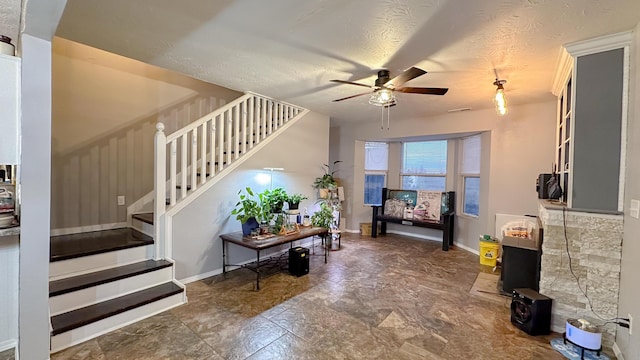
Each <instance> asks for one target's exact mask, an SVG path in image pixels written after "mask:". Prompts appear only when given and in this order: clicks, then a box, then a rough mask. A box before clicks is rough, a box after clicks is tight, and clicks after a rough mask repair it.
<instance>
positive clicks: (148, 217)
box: [131, 212, 153, 225]
mask: <svg viewBox="0 0 640 360" xmlns="http://www.w3.org/2000/svg"><path fill="white" fill-rule="evenodd" d="M131 218H132V219H137V220H140V221H142V222H146V223H147V224H151V225H153V213H152V212H150V213H141V214H133V215H131Z"/></svg>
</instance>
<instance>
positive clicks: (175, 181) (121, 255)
mask: <svg viewBox="0 0 640 360" xmlns="http://www.w3.org/2000/svg"><path fill="white" fill-rule="evenodd" d="M307 112H308V110H306V109H303V108H300V107H297V106H294V105H291V104H287V103H284V102H281V101H277V100H273V99H270V98H267V97H264V96H260V95H256V94H252V93H247V94H245V95H244V96H242V97H240V98H238V99H236V100H235V101H233V102H231V103H229V104H227V105H226V106H224V107H222V108H220V109H217V110H216V111H214V112H212V113H211V114H208V115H206V116H204V117H202V118H201V119H199V120H196V121H195V122H193V123H191V124H189V125H187V126H186V127H184V128H182V129H180V130H177V131H176V132H174V133H172V134H170V135H165V134H164V125H163V124H162V123H158V125H157V127H156V129H157V133H156V136H155V160H154V164H155V166H154V168H155V189H154V191H153V192H151V193H149V194H147V195H146V196H145V197H143V198H142V199H140V200H139V201H138V202H136V203H135V204H134V205H133V206H131V207H129V210H128V213H129V216H130V217H131V225H132V228H123V229H115V230H107V231H98V232H92V233H81V234H74V235H64V236H55V237H52V238H51V259H50V270H49V273H50V283H49V308H50V314H51V350H52V352H56V351H59V350H62V349H64V348H67V347H69V346H72V345H75V344H78V343H80V342H83V341H86V340H88V339H91V338H94V337H96V336H99V335H101V334H104V333H107V332H109V331H113V330H115V329H118V328H120V327H122V326H125V325H128V324H130V323H133V322H136V321H139V320H142V319H144V318H146V317H149V316H152V315H154V314H157V313H159V312H162V311H165V310H167V309H170V308H172V307H175V306H179V305H181V304H183V303H185V302H186V301H187V299H186V293H185V290H184V286H183V285H182V284H180V283H179V282H178V281H176V280H175V269H174V266H175V264H174V262H173V261H172V260H171V249H172V238H171V237H172V236H171V232H170V231H168V229H171V225H172V217H173V215H174V214H176V213H177V212H178V211H180V210H181V209H183V208H184V207H186V206H187V205H188V204H189V203H191V202H192V201H193V200H194V199H196V198H197V197H198V196H199V195H200V194H202V193H204V192H205V191H206V190H207V189H209V188H211V187H212V186H213V185H214V184H215V183H217V182H218V181H219V180H220V179H221V178H222V177H224V176H225V175H226V174H229V173H230V172H231V171H233V169H235V168H236V167H238V166H239V165H240V164H241V163H242V162H244V161H245V160H246V159H247V158H248V157H249V156H250V154H251V153H252V152H257V151H258V150H259V149H261V148H262V147H264V146H265V145H266V144H268V143H269V142H270V141H272V139H273V138H274V137H275V136H276V135H277V133H279V132H281V131H283V130H285V129H286V128H288V127H289V126H291V125H292V124H293V123H295V122H296V121H297V120H299V119H300V118H302V117H303V116H304V115H305V114H306V113H307ZM167 155H168V156H167ZM149 206H151V207H152V208H153V212H148V211H147V212H139V211H137V212H134V211H132V209H134V210H135V209H136V208H138V209H144V208H148V207H149Z"/></svg>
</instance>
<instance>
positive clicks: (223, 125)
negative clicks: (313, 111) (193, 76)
mask: <svg viewBox="0 0 640 360" xmlns="http://www.w3.org/2000/svg"><path fill="white" fill-rule="evenodd" d="M307 111H308V110H306V109H304V108H301V107H299V106H295V105H291V104H288V103H285V102H282V101H278V100H274V99H271V98H268V97H265V96H261V95H257V94H254V93H246V94H245V95H243V96H241V97H240V98H238V99H236V100H234V101H232V102H230V103H229V104H227V105H225V106H223V107H221V108H219V109H217V110H215V111H213V112H212V113H210V114H208V115H205V116H203V117H202V118H200V119H198V120H196V121H194V122H192V123H191V124H189V125H187V126H185V127H183V128H182V129H180V130H177V131H176V132H174V133H172V134H170V135H168V136H167V135H165V134H164V124H162V123H158V124H157V125H156V130H157V132H156V135H155V159H154V165H155V167H154V168H155V175H154V183H155V187H154V191H155V195H154V232H155V240H156V249H157V250H156V257H157V258H164V257H165V255H166V251H167V250H166V249H167V247H166V244H164V238H165V234H164V230H165V214H166V212H167V211H168V210H169V209H171V208H172V207H175V206H176V205H177V204H179V203H180V202H183V201H185V200H187V199H188V198H189V197H190V196H194V195H196V194H195V192H196V190H197V189H198V188H199V187H202V186H204V185H205V184H206V183H207V182H209V181H211V180H213V179H214V177H215V176H216V175H218V174H219V173H221V172H222V171H223V170H225V169H226V168H228V167H229V166H230V165H231V164H232V163H234V162H235V161H237V160H238V159H240V158H241V157H242V156H244V155H246V154H247V153H248V152H249V151H250V150H251V149H253V148H254V147H255V146H256V145H258V144H259V143H260V142H262V141H264V140H265V139H266V138H268V137H269V136H270V135H271V134H273V133H275V132H276V130H278V129H279V128H281V127H283V126H284V125H285V124H287V123H288V122H289V121H290V120H292V119H294V118H296V117H297V116H300V115H303V113H306V112H307ZM167 187H168V192H167Z"/></svg>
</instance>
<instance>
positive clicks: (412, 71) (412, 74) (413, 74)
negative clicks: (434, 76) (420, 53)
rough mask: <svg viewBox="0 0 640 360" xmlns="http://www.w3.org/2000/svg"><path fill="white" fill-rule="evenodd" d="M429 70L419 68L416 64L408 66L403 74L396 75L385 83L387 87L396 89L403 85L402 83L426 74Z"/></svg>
mask: <svg viewBox="0 0 640 360" xmlns="http://www.w3.org/2000/svg"><path fill="white" fill-rule="evenodd" d="M426 73H427V72H426V71H424V70H422V69H418V68H417V67H415V66H412V67H410V68H408V69H407V70H405V71H404V72H403V73H402V74H400V75H398V76H396V77H394V78H393V79H391V80H389V81H387V82H386V83H384V86H385V87H388V88H391V89H395V88H398V87H400V86H402V84H404V83H406V82H407V81H409V80H411V79H415V78H417V77H418V76H421V75H424V74H426Z"/></svg>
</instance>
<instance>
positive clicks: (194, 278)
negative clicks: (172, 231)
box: [178, 240, 313, 285]
mask: <svg viewBox="0 0 640 360" xmlns="http://www.w3.org/2000/svg"><path fill="white" fill-rule="evenodd" d="M312 243H313V242H312V241H311V240H307V241H305V242H301V243H300V245H298V246H310V245H311V244H312ZM287 251H289V249H288V248H287V249H284V250H281V251H276V252H274V253H271V254H269V255H268V256H274V255H280V254H283V253H285V252H287ZM254 261H256V258H252V259H249V260H247V261H243V262H241V263H239V264H236V265H246V264H250V263H252V262H254ZM220 274H222V268H220V269H215V270H212V271H207V272H205V273H202V274H198V275H194V276H189V277H187V278H184V279H179V280H178V282H180V283H182V284H185V285H186V284H189V283H192V282H195V281H200V280H203V279H206V278H208V277H212V276H216V275H220Z"/></svg>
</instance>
